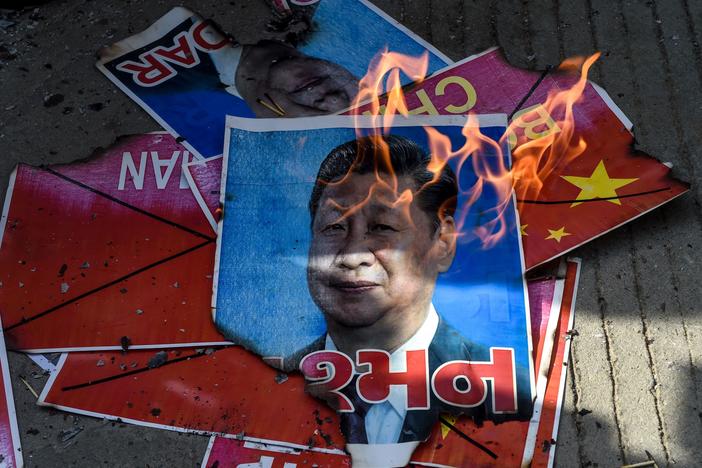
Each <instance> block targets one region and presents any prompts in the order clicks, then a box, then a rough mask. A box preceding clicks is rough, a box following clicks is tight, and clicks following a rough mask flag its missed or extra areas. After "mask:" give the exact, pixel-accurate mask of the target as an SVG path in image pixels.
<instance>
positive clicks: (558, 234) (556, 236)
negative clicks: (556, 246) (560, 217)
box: [546, 226, 571, 243]
mask: <svg viewBox="0 0 702 468" xmlns="http://www.w3.org/2000/svg"><path fill="white" fill-rule="evenodd" d="M547 231H548V232H549V236H548V237H546V240H548V239H553V240H555V241H556V242H558V243H560V242H561V239H562V238H564V237H565V236H570V235H571V234H570V233H569V232H566V230H565V226H563V227H561V228H560V229H556V230H555V231H554V230H552V229H547Z"/></svg>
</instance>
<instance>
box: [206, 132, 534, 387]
mask: <svg viewBox="0 0 702 468" xmlns="http://www.w3.org/2000/svg"><path fill="white" fill-rule="evenodd" d="M437 129H438V130H439V131H440V132H441V133H443V134H445V135H448V136H449V137H450V139H451V142H452V145H453V148H459V147H461V146H463V144H464V143H465V137H464V136H463V135H462V134H461V128H460V127H455V126H454V127H437ZM481 131H482V132H483V133H484V134H486V135H488V136H490V137H491V138H493V139H495V140H497V139H499V137H500V135H501V134H502V133H503V131H504V128H502V127H488V128H485V127H484V128H482V129H481ZM391 133H393V134H397V135H402V136H405V137H408V138H410V139H412V140H414V141H416V142H417V143H418V144H420V146H422V147H424V148H425V149H427V148H428V147H427V137H426V133H425V131H424V129H423V128H421V127H395V128H393V129H392V131H391ZM354 138H355V133H354V130H353V129H350V128H342V129H340V128H330V129H313V130H305V131H277V132H260V133H258V132H248V131H243V130H238V129H232V130H231V141H230V148H231V152H230V154H229V155H228V156H226V157H228V173H227V179H226V197H225V207H224V212H225V213H226V216H225V217H224V220H223V227H222V231H221V239H220V242H221V246H220V260H219V275H218V282H217V313H216V323H217V327H218V328H219V329H220V330H221V331H223V333H224V334H225V336H226V337H227V338H228V339H231V340H233V341H234V342H237V343H240V344H243V345H245V346H246V347H247V348H249V349H252V350H254V351H255V352H256V353H258V354H261V355H264V356H289V355H290V354H292V353H293V352H294V351H296V350H299V349H302V348H303V347H305V346H306V345H308V344H310V343H311V342H313V341H314V340H315V339H317V338H319V337H320V336H321V335H322V334H323V333H324V331H325V324H324V319H323V318H322V315H321V313H320V312H319V311H318V309H317V307H316V305H315V304H314V303H313V301H312V299H311V298H310V295H309V293H308V289H307V280H306V266H307V252H308V248H309V244H310V239H311V232H310V215H309V212H308V207H307V204H308V201H309V197H310V193H311V191H312V187H313V185H314V180H315V177H316V174H317V171H318V169H319V164H320V163H321V161H322V160H323V159H324V158H325V157H326V155H327V154H328V152H329V151H330V150H331V149H332V148H334V147H336V146H338V145H339V144H342V143H344V142H346V141H349V140H352V139H354ZM505 157H506V158H507V156H505ZM495 158H496V156H495ZM466 166H470V165H466ZM466 166H464V168H463V169H462V170H461V171H460V174H459V184H460V187H461V188H462V189H465V188H467V187H470V186H472V184H473V182H474V181H475V175H474V174H473V173H472V172H471V169H470V168H468V169H467V168H466ZM496 200H497V198H496V194H495V193H494V192H493V191H491V190H489V189H486V190H485V191H484V193H483V195H482V196H481V197H480V199H479V200H478V202H477V203H476V204H475V205H474V206H473V207H472V208H471V210H470V211H469V214H468V217H467V219H466V222H465V224H464V226H466V227H467V229H468V228H469V227H471V226H476V225H480V223H481V222H484V221H485V213H486V212H488V211H489V210H490V208H492V207H494V206H495V204H496ZM461 202H462V199H461V198H459V206H460V203H461ZM481 213H482V214H481ZM488 216H489V215H488ZM505 216H506V219H505V220H506V222H507V226H508V230H507V233H506V235H505V236H504V237H503V238H501V239H500V240H499V241H498V242H497V244H496V245H495V246H493V247H491V248H489V249H484V248H482V245H481V243H480V241H479V240H474V241H472V242H466V243H459V246H458V250H457V254H456V258H455V260H454V262H453V264H452V266H451V269H450V270H449V271H448V272H446V273H444V274H442V275H440V276H439V280H438V282H437V288H436V291H435V295H434V299H433V303H434V304H435V306H436V309H437V311H438V312H439V314H440V315H441V316H442V317H444V318H445V319H446V321H447V322H448V323H449V324H450V325H451V326H453V327H454V328H456V329H458V330H459V331H460V332H461V334H462V335H464V336H465V337H466V338H468V339H470V340H472V341H473V342H476V343H479V344H483V345H486V346H500V347H502V346H504V347H511V348H514V349H515V358H516V363H517V366H518V367H521V368H522V369H524V370H526V369H529V354H528V339H527V336H528V331H527V319H526V315H527V314H526V312H527V311H526V300H527V298H526V297H525V290H524V283H523V280H522V263H521V257H520V244H519V238H518V235H519V229H518V228H517V222H516V211H515V210H514V209H513V207H511V209H508V210H507V212H506V215H505ZM474 358H475V359H479V360H488V359H489V356H487V355H485V356H474ZM519 379H520V382H519V384H518V385H519V388H521V389H522V390H521V392H524V389H525V388H528V386H529V377H528V374H527V373H526V372H523V373H522V374H521V375H520V377H519ZM525 379H526V380H525Z"/></svg>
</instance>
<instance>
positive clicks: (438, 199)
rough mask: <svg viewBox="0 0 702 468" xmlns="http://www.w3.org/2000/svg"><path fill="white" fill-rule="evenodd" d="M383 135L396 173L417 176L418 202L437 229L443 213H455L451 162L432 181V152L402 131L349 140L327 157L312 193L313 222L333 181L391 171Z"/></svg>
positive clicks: (456, 193) (455, 183)
mask: <svg viewBox="0 0 702 468" xmlns="http://www.w3.org/2000/svg"><path fill="white" fill-rule="evenodd" d="M380 138H382V139H383V141H384V142H385V144H386V145H387V149H388V153H389V155H390V164H391V165H392V172H393V173H394V175H395V176H396V177H398V178H400V177H403V176H408V177H411V178H412V180H414V193H413V196H414V197H415V198H414V199H415V202H416V203H417V206H418V207H419V208H420V209H421V210H422V211H424V212H425V213H427V215H428V216H429V219H431V220H432V224H433V225H434V230H436V229H438V228H439V226H440V225H441V222H440V216H442V217H443V216H453V215H454V213H455V211H456V199H457V197H458V182H457V180H456V174H454V172H453V170H452V169H451V168H450V167H449V165H448V164H445V165H444V167H443V169H442V170H441V173H440V174H439V177H437V180H436V181H435V182H433V183H430V182H431V181H432V179H433V178H434V174H433V173H432V172H431V171H429V170H428V169H427V166H428V165H429V162H430V161H431V156H430V155H429V154H427V153H426V152H425V151H424V150H423V149H422V148H421V147H420V146H419V145H417V144H416V143H415V142H413V141H412V140H409V139H407V138H405V137H401V136H398V135H386V136H383V137H380V136H376V137H362V138H359V139H356V140H351V141H348V142H346V143H344V144H342V145H339V146H337V147H336V148H334V149H333V150H331V152H330V153H329V154H328V155H327V157H326V158H324V161H322V164H321V165H320V166H319V172H318V173H317V180H316V182H315V184H314V188H313V189H312V195H311V196H310V203H309V210H310V216H311V219H312V222H313V223H314V218H315V216H316V214H317V209H318V208H319V201H320V200H321V198H322V194H323V193H324V188H325V187H326V186H327V184H329V183H330V182H335V181H338V180H340V179H342V178H343V177H344V176H346V175H347V174H349V173H354V174H359V175H362V174H369V173H373V172H374V171H375V170H376V167H377V170H378V172H379V173H381V174H382V173H385V174H389V173H390V170H389V168H387V167H386V166H387V163H386V162H385V160H384V158H383V156H381V154H382V153H381V151H382V148H380V146H381V143H380V142H379V141H378V139H380ZM420 189H421V190H420ZM440 212H441V213H440Z"/></svg>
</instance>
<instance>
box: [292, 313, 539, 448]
mask: <svg viewBox="0 0 702 468" xmlns="http://www.w3.org/2000/svg"><path fill="white" fill-rule="evenodd" d="M325 344H326V335H323V336H321V337H320V338H318V339H317V340H315V341H314V342H313V343H312V344H311V345H310V346H308V347H306V348H304V349H302V350H300V351H298V352H296V353H295V354H294V355H293V356H292V357H291V358H290V360H286V361H287V362H286V364H288V363H289V365H290V366H291V367H292V366H295V368H297V367H298V366H299V364H300V361H301V360H302V358H304V357H305V356H306V355H307V354H309V353H312V352H314V351H320V350H323V349H324V347H325ZM428 360H429V375H428V378H431V376H432V375H433V373H434V371H435V370H436V369H437V368H438V367H439V366H440V365H441V364H443V363H445V362H449V361H489V360H490V350H489V349H488V348H487V347H486V346H483V345H480V344H477V343H473V342H472V341H470V340H467V339H466V338H464V337H463V336H462V335H461V334H460V333H459V331H458V330H456V329H455V328H453V327H452V326H451V325H449V324H447V323H446V321H445V320H444V319H443V318H441V316H439V326H438V327H437V329H436V333H435V334H434V338H433V339H432V341H431V344H430V345H429V348H428ZM286 367H288V366H286ZM527 372H528V370H526V369H524V368H522V367H519V366H518V367H517V382H518V383H519V382H529V379H528V375H527ZM525 378H526V380H524V379H525ZM488 386H489V388H490V390H489V391H490V392H492V385H491V384H490V383H489V384H488ZM352 387H355V386H354V385H352V384H349V385H348V386H347V387H346V388H345V389H344V390H345V391H344V393H346V392H347V391H351V392H354V393H355V388H352ZM522 390H524V389H523V388H522ZM525 393H526V394H525ZM347 396H349V398H351V400H352V401H357V400H358V399H357V398H355V396H354V395H351V394H347ZM429 401H430V408H429V409H428V410H407V414H406V416H405V421H404V424H403V426H402V431H401V432H400V438H399V440H398V441H397V442H398V443H400V442H412V441H423V440H426V439H427V438H428V437H429V434H430V433H431V429H432V427H433V426H434V424H435V423H436V422H437V421H438V419H439V415H440V414H443V413H451V414H464V415H468V416H470V417H472V418H473V420H474V421H475V422H476V423H478V424H481V423H482V421H484V420H486V419H487V420H491V421H494V422H503V421H508V420H515V419H517V420H529V418H530V417H531V411H532V401H531V399H530V396H529V395H528V392H524V391H522V392H521V394H518V396H517V404H518V408H519V410H518V413H516V414H499V415H496V414H495V413H494V412H493V411H492V396H491V394H488V395H487V398H485V402H484V403H483V404H481V405H480V406H477V407H475V408H459V407H456V406H451V405H448V404H446V403H444V402H443V401H441V400H439V399H438V398H437V397H436V395H434V392H432V391H431V390H430V400H429ZM340 418H341V429H342V432H343V433H344V435H345V436H346V441H347V443H351V444H353V443H356V444H367V443H368V440H367V439H366V438H365V426H364V427H362V428H361V427H356V426H358V425H360V424H361V423H362V421H359V422H355V421H358V418H353V417H351V416H349V414H348V413H341V414H340Z"/></svg>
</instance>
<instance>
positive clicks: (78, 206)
mask: <svg viewBox="0 0 702 468" xmlns="http://www.w3.org/2000/svg"><path fill="white" fill-rule="evenodd" d="M189 160H190V156H189V154H188V151H187V150H186V149H185V148H184V147H182V146H181V145H180V144H178V143H177V142H176V141H175V139H174V138H173V137H172V136H170V135H168V134H166V133H154V134H147V135H135V136H130V137H124V138H122V139H120V140H119V141H118V142H117V143H116V144H115V145H113V146H112V147H110V148H109V149H107V150H105V151H101V152H98V153H97V154H95V155H94V156H92V157H90V158H88V159H85V160H82V161H78V162H75V163H71V164H67V165H57V166H46V167H32V166H27V165H24V164H20V165H18V166H17V168H16V169H15V171H14V173H13V174H12V177H11V180H10V186H9V189H8V193H7V196H6V200H5V207H4V212H3V223H2V242H1V244H0V272H1V273H0V285H1V287H0V315H1V316H2V320H3V323H4V325H5V337H6V341H7V345H8V347H9V348H10V349H20V350H29V351H35V352H41V351H61V350H63V351H66V350H76V349H82V350H85V349H124V348H129V347H133V348H149V347H163V346H189V345H198V344H212V343H224V342H226V341H225V340H224V339H223V338H222V336H221V335H220V334H219V332H218V331H217V330H216V328H215V327H214V325H213V324H212V320H211V315H210V296H211V290H212V269H213V262H214V250H215V243H214V240H215V234H214V232H213V231H212V228H211V226H210V224H209V222H208V221H207V219H206V218H205V217H204V216H203V214H202V210H201V209H200V206H199V205H198V203H197V200H196V199H195V198H194V197H193V195H192V192H191V191H190V189H189V186H188V184H187V180H186V179H185V178H184V176H182V171H181V167H182V164H184V163H187V162H188V161H189Z"/></svg>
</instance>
